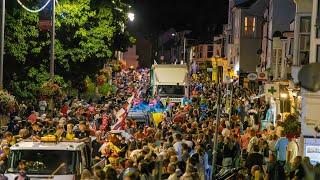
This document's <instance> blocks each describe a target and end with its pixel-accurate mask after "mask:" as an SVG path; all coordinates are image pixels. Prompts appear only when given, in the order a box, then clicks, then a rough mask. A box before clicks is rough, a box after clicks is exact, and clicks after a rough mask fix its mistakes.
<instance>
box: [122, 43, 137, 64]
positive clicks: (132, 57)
mask: <svg viewBox="0 0 320 180" xmlns="http://www.w3.org/2000/svg"><path fill="white" fill-rule="evenodd" d="M123 60H124V61H125V62H126V67H127V68H129V67H131V66H133V67H134V68H137V67H138V65H139V64H138V56H137V53H136V45H133V46H132V47H130V48H128V50H127V51H126V52H125V53H123Z"/></svg>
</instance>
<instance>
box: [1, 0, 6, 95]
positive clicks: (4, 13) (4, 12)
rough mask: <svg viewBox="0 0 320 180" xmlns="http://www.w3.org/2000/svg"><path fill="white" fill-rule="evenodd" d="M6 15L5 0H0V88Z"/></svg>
mask: <svg viewBox="0 0 320 180" xmlns="http://www.w3.org/2000/svg"><path fill="white" fill-rule="evenodd" d="M5 15H6V0H2V10H1V45H0V46H1V47H0V90H1V89H3V57H4V26H5Z"/></svg>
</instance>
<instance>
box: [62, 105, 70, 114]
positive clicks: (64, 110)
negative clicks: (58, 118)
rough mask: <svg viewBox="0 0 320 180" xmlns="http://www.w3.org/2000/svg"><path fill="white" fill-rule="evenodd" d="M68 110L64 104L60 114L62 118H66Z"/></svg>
mask: <svg viewBox="0 0 320 180" xmlns="http://www.w3.org/2000/svg"><path fill="white" fill-rule="evenodd" d="M68 110H69V106H68V103H64V105H63V106H62V108H61V111H60V112H61V114H62V115H63V116H66V115H67V114H68Z"/></svg>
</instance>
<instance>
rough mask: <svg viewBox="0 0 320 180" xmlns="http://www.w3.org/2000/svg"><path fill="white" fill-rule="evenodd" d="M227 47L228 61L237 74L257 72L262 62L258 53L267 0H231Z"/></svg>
mask: <svg viewBox="0 0 320 180" xmlns="http://www.w3.org/2000/svg"><path fill="white" fill-rule="evenodd" d="M229 2H230V7H229V17H228V18H229V19H228V21H229V22H228V28H227V31H228V34H229V35H228V36H227V41H228V45H227V49H228V61H229V63H230V65H232V66H233V70H234V72H235V73H236V74H238V75H240V77H241V76H242V75H243V74H248V73H251V72H256V67H257V65H258V64H260V57H259V55H258V54H257V52H258V50H259V49H260V47H261V34H262V28H260V27H261V24H262V22H263V16H261V14H263V12H264V9H265V7H266V6H267V3H266V1H265V0H255V1H253V0H248V1H232V0H230V1H229Z"/></svg>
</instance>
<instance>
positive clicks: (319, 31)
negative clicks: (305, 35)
mask: <svg viewBox="0 0 320 180" xmlns="http://www.w3.org/2000/svg"><path fill="white" fill-rule="evenodd" d="M316 27H317V38H320V1H318V8H317V22H316Z"/></svg>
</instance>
